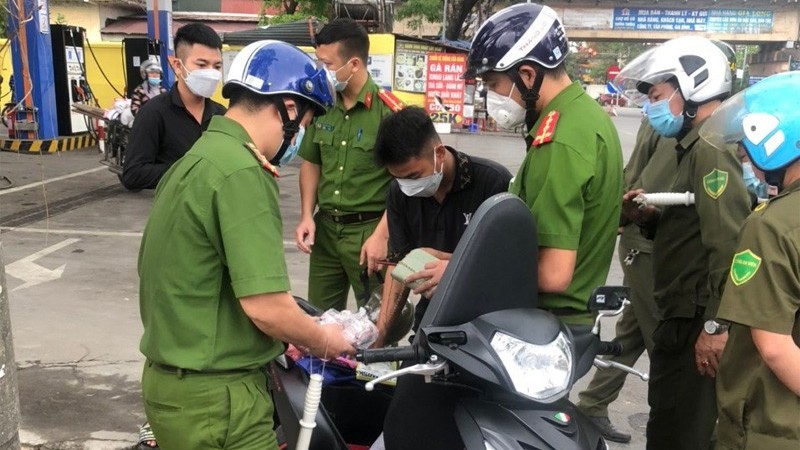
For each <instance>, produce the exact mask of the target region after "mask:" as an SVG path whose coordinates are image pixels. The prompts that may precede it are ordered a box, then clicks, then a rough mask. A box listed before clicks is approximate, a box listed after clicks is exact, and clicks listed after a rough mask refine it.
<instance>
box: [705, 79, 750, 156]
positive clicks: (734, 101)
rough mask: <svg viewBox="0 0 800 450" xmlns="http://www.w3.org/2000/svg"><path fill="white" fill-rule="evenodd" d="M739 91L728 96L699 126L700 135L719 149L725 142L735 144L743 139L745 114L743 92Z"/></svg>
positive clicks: (745, 107) (745, 106)
mask: <svg viewBox="0 0 800 450" xmlns="http://www.w3.org/2000/svg"><path fill="white" fill-rule="evenodd" d="M746 92H747V91H741V92H739V93H737V94H736V95H734V96H733V97H731V98H729V99H728V100H727V101H726V102H725V103H723V104H722V105H721V106H720V107H719V108H717V110H716V111H714V113H713V114H712V115H711V117H709V118H708V119H707V120H706V121H705V123H703V126H702V127H701V128H700V137H701V138H702V139H703V140H705V141H706V142H708V143H709V144H711V145H713V146H714V147H715V148H717V149H719V150H725V146H726V145H727V144H735V143H737V142H740V141H741V140H743V139H744V137H745V134H744V127H743V126H742V121H743V120H744V117H745V116H746V115H747V104H746V102H745V93H746Z"/></svg>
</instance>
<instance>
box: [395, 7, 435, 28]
mask: <svg viewBox="0 0 800 450" xmlns="http://www.w3.org/2000/svg"><path fill="white" fill-rule="evenodd" d="M394 16H395V18H397V19H400V20H403V19H408V26H409V27H410V28H411V29H412V30H415V31H419V29H420V28H422V24H423V23H424V22H425V21H427V22H431V23H439V22H441V21H442V2H441V1H440V0H408V1H406V2H403V4H402V5H400V6H398V7H397V10H395V13H394Z"/></svg>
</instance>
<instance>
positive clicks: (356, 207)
mask: <svg viewBox="0 0 800 450" xmlns="http://www.w3.org/2000/svg"><path fill="white" fill-rule="evenodd" d="M378 89H379V88H378V85H377V84H375V82H374V81H372V78H369V79H368V80H367V84H365V85H364V88H363V89H361V93H359V94H358V101H357V102H356V104H355V105H354V106H353V107H352V108H350V109H349V110H345V109H344V102H343V101H342V99H341V97H340V98H339V99H338V100H337V102H336V106H334V107H333V108H331V109H330V110H329V111H328V113H327V114H325V115H324V116H321V117H317V118H316V120H315V121H314V123H313V124H312V126H310V127H309V129H308V130H307V131H306V135H305V137H304V138H303V142H302V143H301V144H300V152H299V155H300V156H301V157H302V158H303V159H305V160H306V161H309V162H312V163H314V164H317V165H319V166H321V173H320V179H319V185H318V186H317V203H318V204H319V208H320V209H322V210H327V211H333V212H336V213H339V212H342V213H347V212H375V211H383V210H384V209H385V208H386V205H385V203H386V187H387V186H388V185H389V181H391V176H390V175H389V172H388V171H387V170H386V169H385V168H383V167H379V166H378V165H376V164H375V159H374V153H373V149H374V147H375V138H376V137H377V134H378V126H379V125H380V123H381V119H383V118H384V117H385V116H387V115H389V114H391V112H392V110H391V109H390V108H389V107H388V106H387V105H386V104H385V103H384V102H383V101H381V99H380V98H379V97H378Z"/></svg>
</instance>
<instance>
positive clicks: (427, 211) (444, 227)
mask: <svg viewBox="0 0 800 450" xmlns="http://www.w3.org/2000/svg"><path fill="white" fill-rule="evenodd" d="M447 150H448V151H449V152H450V153H451V154H452V155H453V156H454V157H455V160H456V176H455V179H454V180H453V187H452V189H451V190H450V192H448V193H447V195H446V196H445V197H444V200H443V201H442V203H439V202H438V201H436V199H435V198H433V197H409V196H407V195H405V194H403V192H402V191H401V190H400V185H399V184H398V183H397V180H393V181H392V183H391V184H390V185H389V189H388V190H387V191H386V211H387V219H388V223H389V251H390V257H389V259H390V260H394V261H399V260H400V259H402V258H403V257H404V256H405V255H406V254H408V252H410V251H411V250H413V249H415V248H419V247H431V248H434V249H436V250H439V251H443V252H448V253H452V252H453V251H454V250H455V249H456V245H457V244H458V241H459V240H460V239H461V236H462V235H463V234H464V231H465V230H466V229H467V225H468V224H469V221H470V219H471V218H472V215H473V214H474V213H475V210H477V209H478V207H479V206H480V205H481V203H483V201H484V200H486V199H487V198H489V197H491V196H493V195H495V194H499V193H501V192H506V191H507V190H508V184H509V182H510V181H511V173H510V172H509V171H508V169H506V168H505V167H503V166H502V165H500V164H498V163H496V162H494V161H490V160H487V159H484V158H478V157H474V156H469V155H466V154H464V153H461V152H458V151H456V150H455V149H453V148H451V147H447Z"/></svg>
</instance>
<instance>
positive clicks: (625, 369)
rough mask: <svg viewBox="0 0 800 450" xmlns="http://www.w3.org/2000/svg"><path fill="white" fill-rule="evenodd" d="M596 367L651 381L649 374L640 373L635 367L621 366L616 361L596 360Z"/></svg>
mask: <svg viewBox="0 0 800 450" xmlns="http://www.w3.org/2000/svg"><path fill="white" fill-rule="evenodd" d="M594 365H595V366H597V367H599V368H601V369H609V368H614V369H619V370H621V371H623V372H628V373H629V374H632V375H636V376H637V377H639V378H641V380H642V381H650V375H649V374H647V373H644V372H639V371H638V370H636V369H634V368H633V367H628V366H626V365H625V364H620V363H618V362H616V361H610V360H608V359H602V358H595V359H594Z"/></svg>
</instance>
